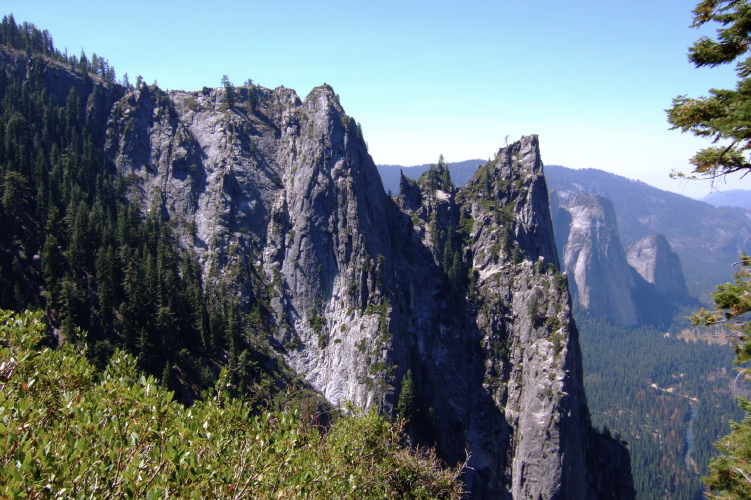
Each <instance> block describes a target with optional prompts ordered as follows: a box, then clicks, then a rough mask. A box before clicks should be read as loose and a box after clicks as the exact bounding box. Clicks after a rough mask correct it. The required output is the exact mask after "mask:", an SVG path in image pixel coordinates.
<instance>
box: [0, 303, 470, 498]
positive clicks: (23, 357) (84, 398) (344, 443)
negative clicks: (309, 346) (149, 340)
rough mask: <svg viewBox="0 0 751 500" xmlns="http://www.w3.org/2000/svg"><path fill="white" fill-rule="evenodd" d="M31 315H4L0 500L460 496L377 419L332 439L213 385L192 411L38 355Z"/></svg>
mask: <svg viewBox="0 0 751 500" xmlns="http://www.w3.org/2000/svg"><path fill="white" fill-rule="evenodd" d="M45 329H46V325H45V323H44V321H43V319H42V317H41V315H40V314H38V313H28V312H27V313H24V314H14V313H10V312H6V311H2V310H0V485H2V486H1V487H0V496H2V497H9V498H17V497H28V498H40V497H43V498H52V497H54V498H84V497H91V498H113V497H118V498H119V497H139V498H140V497H145V498H167V497H179V498H249V497H253V498H352V497H358V498H376V497H378V498H384V497H387V498H459V497H461V496H462V487H461V483H460V481H459V480H458V476H459V474H460V472H461V471H460V470H459V469H445V468H442V467H441V466H440V462H439V461H438V460H437V459H436V457H435V455H434V454H433V452H432V451H428V450H409V449H406V448H404V447H402V446H401V445H400V441H401V438H402V435H401V426H400V425H398V424H391V423H389V422H387V421H386V420H384V419H383V418H382V417H380V416H378V415H377V414H376V413H374V412H370V413H360V414H357V415H354V416H349V417H345V418H342V419H340V420H339V421H338V422H337V423H336V424H335V425H334V426H333V427H332V428H331V429H330V430H329V431H328V432H323V431H322V430H320V429H319V428H318V427H317V426H315V425H313V424H312V423H311V422H307V421H304V420H303V419H301V418H298V417H297V414H296V412H294V411H292V412H288V413H282V412H277V413H271V412H268V413H264V414H262V415H258V414H256V412H254V411H253V409H252V408H251V407H250V405H248V404H247V403H246V402H244V401H242V400H239V399H234V398H232V397H230V396H229V394H228V391H227V390H226V387H227V377H226V374H223V376H222V377H220V380H219V382H218V383H217V386H216V388H215V389H214V390H213V393H212V394H210V395H209V396H208V397H207V398H206V399H205V400H204V401H200V402H198V403H197V404H196V405H194V406H193V407H191V408H185V407H183V406H182V405H180V404H178V403H177V402H175V401H172V394H171V393H168V392H167V391H165V390H164V389H163V388H161V387H159V386H158V385H157V382H156V380H155V379H154V378H153V377H150V376H149V377H146V376H144V375H143V374H141V373H140V372H139V370H138V369H137V367H136V363H135V360H134V359H133V358H132V357H131V356H130V355H128V354H126V353H124V352H121V351H120V352H116V353H115V354H114V355H113V356H112V358H111V360H110V364H109V365H108V366H107V368H106V369H105V371H104V372H103V373H98V372H97V371H96V369H95V368H94V367H93V366H92V365H91V364H90V363H89V362H88V361H87V360H86V357H85V356H83V355H82V353H81V352H77V351H76V350H75V349H74V347H73V346H70V345H64V346H63V347H62V348H60V349H51V348H48V347H42V342H43V340H44V339H45V338H46V334H45Z"/></svg>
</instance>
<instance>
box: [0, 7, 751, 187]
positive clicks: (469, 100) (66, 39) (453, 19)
mask: <svg viewBox="0 0 751 500" xmlns="http://www.w3.org/2000/svg"><path fill="white" fill-rule="evenodd" d="M694 5H695V2H694V1H685V0H658V1H655V0H651V1H646V0H632V1H621V0H611V1H608V2H602V1H598V2H595V1H590V0H582V1H574V2H562V1H560V0H538V1H536V2H511V1H507V0H494V1H474V0H465V1H464V2H461V4H460V3H459V2H450V1H444V0H432V1H429V2H428V1H407V0H402V1H398V2H397V1H391V0H385V1H380V2H356V1H351V0H350V1H332V0H318V1H315V2H302V1H286V0H277V1H270V0H265V1H263V2H258V1H234V0H225V1H223V2H216V3H214V2H206V1H203V2H193V1H179V2H178V1H157V0H152V1H151V2H146V1H142V0H132V1H128V2H101V1H100V2H87V1H78V0H69V1H66V2H60V1H59V0H56V1H48V0H33V1H26V2H15V4H14V3H13V2H11V4H10V5H9V6H6V8H5V12H3V14H9V13H13V15H14V17H15V19H16V21H17V22H22V21H28V22H32V23H34V24H35V25H37V26H38V27H39V28H41V29H47V30H49V31H50V33H51V34H52V36H53V38H54V41H55V45H56V46H57V47H58V48H60V49H63V48H67V49H68V51H69V53H76V54H78V53H80V51H81V49H85V51H86V53H87V55H88V56H91V54H92V53H93V52H96V53H97V55H99V56H103V57H106V58H107V59H108V60H109V61H110V63H111V64H112V65H113V66H114V67H115V69H116V71H117V76H118V78H120V77H122V75H123V74H124V73H126V72H127V73H128V75H129V76H130V78H131V81H132V80H134V79H135V76H136V75H139V74H140V75H143V77H144V79H145V80H146V81H147V82H149V83H151V82H153V81H154V80H157V81H158V83H159V85H160V87H162V88H165V89H182V90H199V89H201V88H202V87H204V86H209V87H218V86H219V85H220V80H221V78H222V75H225V74H226V75H228V76H229V78H230V80H231V81H233V82H234V83H235V84H237V85H240V84H242V83H243V82H244V81H245V80H247V79H248V78H252V79H253V80H254V81H255V83H257V84H260V85H263V86H265V87H269V88H274V87H277V86H279V85H284V86H285V87H288V88H293V89H295V90H296V91H297V93H298V94H299V95H300V96H301V98H304V97H305V96H306V95H307V94H308V92H309V91H310V90H311V89H312V88H313V87H315V86H318V85H321V84H323V83H328V84H330V85H332V86H333V87H334V89H335V90H336V92H337V93H338V94H339V95H340V97H341V103H342V105H343V106H344V108H345V110H346V111H347V113H348V114H349V115H351V116H352V117H354V118H355V119H356V120H357V121H358V122H360V123H361V124H362V127H363V131H364V134H365V139H366V140H367V142H368V144H369V146H370V153H371V155H372V156H373V158H374V160H375V161H376V163H391V164H394V163H396V164H403V165H414V164H420V163H429V162H435V161H437V159H438V156H439V155H440V154H443V155H444V156H445V158H446V160H447V161H461V160H465V159H470V158H490V157H491V156H493V155H494V154H495V152H496V151H497V150H498V148H499V147H501V146H502V145H504V143H505V138H506V136H508V137H509V141H512V140H515V139H518V138H519V137H520V136H522V135H526V134H539V136H540V146H541V152H542V157H543V161H544V162H545V163H546V164H560V165H564V166H567V167H570V168H599V169H602V170H607V171H610V172H614V173H617V174H619V175H623V176H626V177H629V178H633V179H640V180H643V181H644V182H647V183H649V184H652V185H655V186H658V187H660V188H662V189H668V190H671V191H676V192H680V193H682V194H686V195H689V196H703V195H705V194H707V193H708V192H709V189H710V188H709V185H708V184H707V183H696V182H689V183H686V182H678V181H673V180H671V179H669V173H670V172H671V170H674V169H675V170H684V171H686V170H688V169H689V167H690V166H689V165H688V163H687V160H688V158H690V157H691V156H692V155H693V153H694V152H695V151H696V150H697V149H698V148H700V147H703V146H704V145H706V142H705V141H702V140H699V139H696V138H693V137H692V136H690V135H686V134H681V133H680V132H679V131H670V130H669V125H668V123H667V121H666V119H665V112H664V110H665V109H666V108H668V107H669V106H670V105H671V100H672V98H673V97H675V96H677V95H680V94H687V95H689V96H701V95H706V93H707V90H708V89H710V88H729V87H733V86H734V83H735V74H734V72H733V68H732V67H723V68H714V69H696V68H694V67H693V66H692V65H690V64H689V63H688V62H687V59H686V52H687V48H688V47H689V45H691V44H692V43H693V41H694V40H695V39H696V38H698V37H699V36H700V35H701V34H709V35H711V34H712V33H713V32H714V27H713V28H711V29H703V30H701V31H700V30H696V29H691V28H689V25H690V24H691V21H692V16H691V10H692V9H693V7H694ZM715 187H716V188H719V189H721V190H722V189H731V188H737V187H743V188H746V189H749V188H751V180H743V181H735V180H734V181H732V183H728V184H727V185H723V184H722V183H719V184H716V186H715Z"/></svg>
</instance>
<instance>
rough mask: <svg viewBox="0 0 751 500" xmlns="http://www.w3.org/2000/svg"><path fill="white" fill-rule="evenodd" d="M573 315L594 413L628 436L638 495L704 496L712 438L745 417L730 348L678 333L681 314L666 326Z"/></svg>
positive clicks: (595, 418)
mask: <svg viewBox="0 0 751 500" xmlns="http://www.w3.org/2000/svg"><path fill="white" fill-rule="evenodd" d="M686 314H688V312H686ZM576 317H577V325H578V326H579V329H580V331H581V345H582V355H583V359H584V373H585V377H584V382H585V388H586V391H587V398H588V402H589V405H590V409H591V411H592V420H593V422H594V423H595V425H597V426H600V427H602V428H607V429H608V432H611V433H613V434H614V435H616V436H618V437H619V438H620V439H624V440H625V441H626V442H628V445H629V450H630V452H631V463H632V467H633V472H634V484H635V486H636V491H637V497H638V498H640V499H655V500H657V499H663V498H675V499H681V500H698V499H700V498H702V492H703V490H704V485H703V483H702V482H701V480H700V478H701V476H703V475H706V473H707V470H708V468H707V467H708V464H709V459H710V458H711V457H714V456H716V455H717V451H716V450H715V449H714V447H713V443H714V442H715V441H717V439H718V438H719V437H721V436H723V435H724V434H726V433H727V431H728V429H729V425H728V421H729V420H736V421H738V420H740V419H742V418H743V414H742V412H741V411H740V410H739V409H738V406H737V405H736V402H735V398H734V395H733V394H734V393H736V394H741V393H745V391H744V390H743V389H744V386H746V385H747V384H744V383H743V381H742V380H741V381H740V386H739V385H738V384H739V382H738V381H737V380H736V373H735V372H734V371H733V369H732V367H733V357H734V355H733V350H732V349H731V348H730V346H729V345H725V344H718V343H711V344H710V343H707V342H706V340H699V341H697V340H696V339H692V340H687V339H685V338H683V337H684V336H685V334H684V335H681V333H682V332H683V331H684V329H686V330H689V331H690V328H689V325H688V324H687V321H685V320H683V321H679V322H678V324H677V325H676V326H674V327H673V328H672V329H671V331H670V332H669V333H666V332H664V331H659V330H655V329H653V328H650V327H646V326H645V327H637V328H627V327H619V326H614V325H611V324H608V323H606V322H604V321H601V320H595V319H592V318H589V317H587V316H586V314H584V313H582V312H577V316H576ZM718 340H724V333H722V334H721V336H720V337H718ZM746 389H747V388H746Z"/></svg>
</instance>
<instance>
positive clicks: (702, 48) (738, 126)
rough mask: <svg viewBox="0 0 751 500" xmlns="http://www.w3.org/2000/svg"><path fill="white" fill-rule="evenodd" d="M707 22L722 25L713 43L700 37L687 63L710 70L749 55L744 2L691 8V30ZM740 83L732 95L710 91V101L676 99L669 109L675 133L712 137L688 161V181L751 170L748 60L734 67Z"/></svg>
mask: <svg viewBox="0 0 751 500" xmlns="http://www.w3.org/2000/svg"><path fill="white" fill-rule="evenodd" d="M710 22H716V23H719V24H720V25H721V27H720V28H719V29H718V30H717V37H716V39H710V38H709V37H706V36H704V37H701V38H700V39H699V40H697V41H696V43H694V45H693V46H692V47H691V48H690V49H689V60H690V61H691V62H692V63H694V65H695V66H697V67H702V66H709V67H714V66H718V65H721V64H728V63H731V62H733V61H735V60H737V59H738V58H741V57H743V56H748V54H749V39H751V8H749V3H748V1H747V0H702V1H701V2H699V4H698V5H697V6H696V8H695V9H694V22H693V27H700V26H703V25H705V24H707V23H710ZM736 73H737V75H738V78H739V80H738V83H737V84H736V89H735V90H717V89H712V90H710V91H709V93H710V96H709V97H701V98H691V97H686V96H685V95H684V96H679V97H676V98H675V99H673V107H672V108H670V109H668V110H667V112H668V121H669V122H670V123H671V124H672V125H673V128H674V129H676V128H679V129H681V131H682V132H691V133H692V134H694V135H696V136H699V137H707V138H711V139H712V141H713V143H717V142H718V141H719V142H720V145H719V146H712V147H708V148H705V149H702V150H701V151H699V152H698V153H697V154H696V155H695V156H694V157H693V158H692V159H691V163H692V164H693V165H694V170H693V172H692V173H691V175H685V174H683V173H678V174H675V175H677V176H680V177H688V178H693V179H696V178H705V179H706V178H708V179H715V178H717V177H721V176H725V175H727V174H729V173H732V172H739V171H740V172H746V171H748V170H749V169H750V168H751V163H749V161H748V157H747V151H748V150H749V149H751V134H749V127H748V108H749V105H751V80H750V79H749V76H751V57H745V59H743V60H741V61H740V62H739V63H738V64H737V66H736Z"/></svg>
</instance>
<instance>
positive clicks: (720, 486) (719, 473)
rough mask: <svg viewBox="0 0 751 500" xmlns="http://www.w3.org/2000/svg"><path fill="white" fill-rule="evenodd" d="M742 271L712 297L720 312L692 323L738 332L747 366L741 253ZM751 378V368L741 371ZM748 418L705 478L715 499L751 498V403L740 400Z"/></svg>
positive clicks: (748, 274) (749, 282) (750, 353)
mask: <svg viewBox="0 0 751 500" xmlns="http://www.w3.org/2000/svg"><path fill="white" fill-rule="evenodd" d="M740 264H741V268H740V269H739V270H738V271H737V272H736V274H735V281H734V282H733V283H726V284H724V285H720V286H718V287H717V291H716V292H715V293H713V294H712V299H713V300H714V303H715V307H716V311H708V310H706V309H702V310H701V311H699V312H697V313H695V314H694V315H693V316H692V317H691V320H692V321H693V322H694V323H695V324H700V325H715V324H723V325H724V326H726V327H727V328H728V329H729V330H730V331H732V332H733V333H734V338H733V347H734V350H735V364H736V365H743V364H745V363H748V362H749V361H751V322H749V321H748V313H749V312H751V300H749V294H751V256H748V255H746V254H744V253H741V256H740ZM739 370H740V372H741V373H742V374H744V375H745V376H746V378H747V379H748V378H751V368H749V367H748V366H745V367H741V368H739ZM738 401H739V405H740V407H741V408H742V409H743V411H744V412H745V414H746V416H745V418H744V419H743V421H742V422H730V426H731V429H732V430H731V432H730V434H728V435H727V436H725V437H724V438H723V439H722V440H721V441H720V442H719V443H717V445H716V446H717V449H718V450H719V451H720V452H721V453H722V455H721V456H719V457H717V458H716V459H714V460H712V462H711V464H710V467H709V469H710V475H709V476H708V477H706V478H704V482H705V483H706V484H707V485H708V486H709V489H710V491H711V495H710V497H711V498H718V499H720V498H722V499H725V498H727V499H730V498H749V496H750V495H751V402H749V401H748V400H746V399H743V398H740V397H739V398H738Z"/></svg>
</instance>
